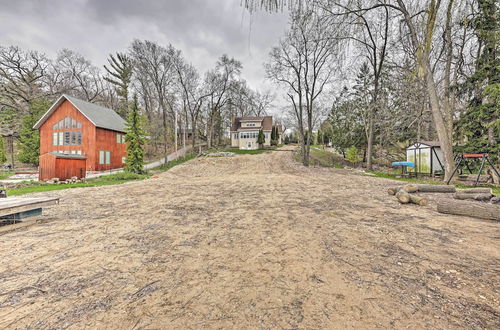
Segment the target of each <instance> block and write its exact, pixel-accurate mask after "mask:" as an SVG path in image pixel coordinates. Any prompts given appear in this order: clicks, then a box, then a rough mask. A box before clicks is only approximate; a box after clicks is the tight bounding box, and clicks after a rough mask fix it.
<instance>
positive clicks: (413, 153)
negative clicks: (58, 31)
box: [406, 141, 444, 176]
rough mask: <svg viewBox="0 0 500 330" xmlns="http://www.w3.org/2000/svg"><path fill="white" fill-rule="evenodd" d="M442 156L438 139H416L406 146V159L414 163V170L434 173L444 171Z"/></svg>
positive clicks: (422, 172)
mask: <svg viewBox="0 0 500 330" xmlns="http://www.w3.org/2000/svg"><path fill="white" fill-rule="evenodd" d="M443 160H444V157H443V152H442V151H441V144H440V143H439V142H438V141H417V142H415V143H413V144H411V145H410V146H408V147H407V148H406V161H408V162H412V163H414V164H415V171H416V172H417V173H421V174H428V175H431V176H433V175H435V174H436V172H444V161H443Z"/></svg>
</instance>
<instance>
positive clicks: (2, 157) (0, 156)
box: [0, 135, 7, 164]
mask: <svg viewBox="0 0 500 330" xmlns="http://www.w3.org/2000/svg"><path fill="white" fill-rule="evenodd" d="M6 161H7V155H6V154H5V139H4V138H3V136H1V135H0V164H3V163H5V162H6Z"/></svg>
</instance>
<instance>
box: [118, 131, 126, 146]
mask: <svg viewBox="0 0 500 330" xmlns="http://www.w3.org/2000/svg"><path fill="white" fill-rule="evenodd" d="M116 143H118V144H123V143H125V134H120V133H116Z"/></svg>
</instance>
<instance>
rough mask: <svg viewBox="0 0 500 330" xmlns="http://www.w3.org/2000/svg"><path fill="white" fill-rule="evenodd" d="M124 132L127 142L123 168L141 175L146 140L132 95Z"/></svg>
mask: <svg viewBox="0 0 500 330" xmlns="http://www.w3.org/2000/svg"><path fill="white" fill-rule="evenodd" d="M126 132H127V134H126V135H125V141H126V142H127V157H126V160H125V162H126V163H127V165H126V166H125V170H126V171H128V172H133V173H137V174H143V173H144V144H145V141H146V139H145V133H144V131H143V130H142V123H141V116H140V113H139V104H138V101H137V95H134V100H133V102H132V106H131V108H130V110H129V115H128V119H127V128H126Z"/></svg>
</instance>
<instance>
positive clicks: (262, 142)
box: [257, 130, 266, 149]
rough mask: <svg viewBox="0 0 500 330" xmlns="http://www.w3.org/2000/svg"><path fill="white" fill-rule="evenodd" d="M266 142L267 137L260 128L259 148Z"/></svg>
mask: <svg viewBox="0 0 500 330" xmlns="http://www.w3.org/2000/svg"><path fill="white" fill-rule="evenodd" d="M265 142H266V137H265V136H264V132H263V131H262V130H260V131H259V135H258V136H257V143H258V144H259V148H261V149H262V147H263V146H264V143H265Z"/></svg>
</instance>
